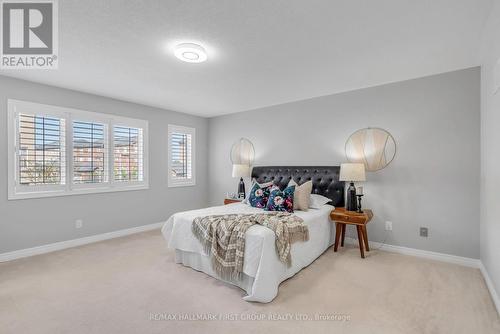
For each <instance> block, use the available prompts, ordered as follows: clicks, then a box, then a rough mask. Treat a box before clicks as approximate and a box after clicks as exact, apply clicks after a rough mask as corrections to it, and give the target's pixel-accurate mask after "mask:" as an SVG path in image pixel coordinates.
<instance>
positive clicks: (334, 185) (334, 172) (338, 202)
mask: <svg viewBox="0 0 500 334" xmlns="http://www.w3.org/2000/svg"><path fill="white" fill-rule="evenodd" d="M339 173H340V167H339V166H258V167H254V168H253V170H252V178H255V179H256V180H257V182H259V183H264V182H268V181H273V182H274V184H276V185H277V186H279V187H280V188H281V189H284V188H285V187H286V186H287V185H288V182H290V179H292V178H293V179H294V180H295V182H297V183H298V184H299V185H301V184H302V183H304V182H307V181H309V180H312V183H313V190H312V193H313V194H319V195H323V196H325V197H328V198H330V199H331V200H332V201H331V202H330V203H329V204H332V205H333V206H337V207H342V206H344V181H339Z"/></svg>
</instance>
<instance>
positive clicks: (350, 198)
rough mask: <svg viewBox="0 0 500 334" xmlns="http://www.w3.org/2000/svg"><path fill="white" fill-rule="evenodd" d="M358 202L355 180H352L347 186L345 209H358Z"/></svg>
mask: <svg viewBox="0 0 500 334" xmlns="http://www.w3.org/2000/svg"><path fill="white" fill-rule="evenodd" d="M356 202H357V201H356V187H354V182H351V184H349V187H348V188H347V196H346V204H345V209H346V210H347V211H357V210H358V205H357V203H356Z"/></svg>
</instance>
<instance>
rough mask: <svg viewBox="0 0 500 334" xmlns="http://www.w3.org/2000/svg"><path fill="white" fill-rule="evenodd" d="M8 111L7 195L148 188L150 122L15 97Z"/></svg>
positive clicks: (44, 194)
mask: <svg viewBox="0 0 500 334" xmlns="http://www.w3.org/2000/svg"><path fill="white" fill-rule="evenodd" d="M8 109H9V126H8V130H9V144H8V145H9V168H8V173H9V199H22V198H34V197H46V196H61V195H73V194H84V193H94V192H106V191H118V190H131V189H145V188H147V187H148V182H147V181H148V179H147V162H148V157H147V147H146V144H147V128H148V123H147V122H146V121H142V120H137V119H130V118H123V117H117V116H112V115H106V114H99V113H93V112H88V111H82V110H75V109H69V108H62V107H56V106H49V105H43V104H37V103H31V102H24V101H16V100H9V101H8ZM110 132H111V133H110Z"/></svg>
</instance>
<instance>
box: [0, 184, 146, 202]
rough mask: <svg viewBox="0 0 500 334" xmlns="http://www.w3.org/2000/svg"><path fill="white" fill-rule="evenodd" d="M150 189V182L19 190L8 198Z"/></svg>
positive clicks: (19, 198) (17, 198)
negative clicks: (31, 190) (77, 187)
mask: <svg viewBox="0 0 500 334" xmlns="http://www.w3.org/2000/svg"><path fill="white" fill-rule="evenodd" d="M147 189H149V184H144V183H143V184H137V185H128V186H124V185H120V186H115V187H105V188H104V187H96V188H80V189H72V190H69V191H68V190H52V191H37V192H19V193H14V194H11V193H9V196H8V200H9V201H11V200H21V199H30V198H46V197H62V196H74V195H90V194H100V193H113V192H122V191H136V190H147Z"/></svg>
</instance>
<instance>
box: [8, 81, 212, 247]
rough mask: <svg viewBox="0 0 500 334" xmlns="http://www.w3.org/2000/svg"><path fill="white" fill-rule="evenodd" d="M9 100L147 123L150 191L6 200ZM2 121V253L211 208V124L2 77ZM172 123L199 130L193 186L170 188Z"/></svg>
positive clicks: (153, 109)
mask: <svg viewBox="0 0 500 334" xmlns="http://www.w3.org/2000/svg"><path fill="white" fill-rule="evenodd" d="M8 98H12V99H19V100H26V101H32V102H39V103H45V104H52V105H57V106H64V107H71V108H77V109H82V110H88V111H95V112H101V113H109V114H116V115H120V116H125V117H134V118H139V119H145V120H148V121H149V148H150V152H149V159H150V160H149V165H150V174H149V175H150V188H149V189H148V190H138V191H127V192H115V193H104V194H90V195H74V196H65V197H52V198H41V199H26V200H15V201H7V99H8ZM0 120H1V121H0V134H2V135H1V139H0V161H2V163H3V168H1V169H0V189H2V191H1V192H0V253H3V252H8V251H13V250H18V249H23V248H28V247H33V246H38V245H43V244H47V243H53V242H57V241H63V240H69V239H74V238H80V237H84V236H89V235H94V234H99V233H105V232H110V231H114V230H119V229H125V228H130V227H134V226H140V225H146V224H152V223H157V222H161V221H165V220H166V219H167V218H168V217H169V215H171V214H172V213H174V212H176V211H181V210H188V209H193V208H200V207H204V206H206V204H207V141H208V133H207V126H208V121H207V119H204V118H200V117H195V116H189V115H186V114H182V113H176V112H172V111H167V110H162V109H156V108H151V107H146V106H143V105H138V104H132V103H126V102H121V101H118V100H113V99H109V98H104V97H100V96H95V95H89V94H84V93H79V92H75V91H71V90H66V89H60V88H56V87H51V86H45V85H40V84H35V83H30V82H27V81H21V80H17V79H11V78H7V77H3V76H0ZM169 123H173V124H178V125H185V126H190V127H195V128H196V154H197V156H196V173H197V175H196V176H197V177H196V182H197V184H196V186H194V187H182V188H168V186H167V126H168V124H169ZM76 219H83V228H81V229H76V228H75V220H76Z"/></svg>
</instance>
